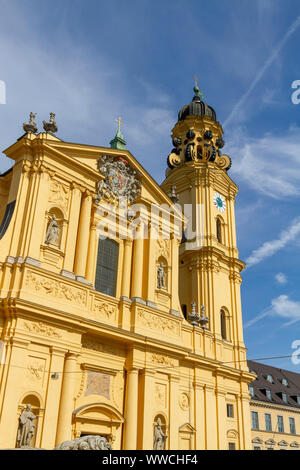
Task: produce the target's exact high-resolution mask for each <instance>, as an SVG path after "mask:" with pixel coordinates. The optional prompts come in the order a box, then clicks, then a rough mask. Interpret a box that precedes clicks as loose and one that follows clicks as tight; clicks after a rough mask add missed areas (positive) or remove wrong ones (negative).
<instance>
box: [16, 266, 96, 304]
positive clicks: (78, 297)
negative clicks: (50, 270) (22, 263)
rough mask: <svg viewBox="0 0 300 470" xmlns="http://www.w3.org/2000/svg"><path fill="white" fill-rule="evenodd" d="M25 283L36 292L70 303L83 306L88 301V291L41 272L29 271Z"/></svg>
mask: <svg viewBox="0 0 300 470" xmlns="http://www.w3.org/2000/svg"><path fill="white" fill-rule="evenodd" d="M25 285H26V286H27V287H29V288H30V289H31V290H34V291H35V293H36V294H40V295H43V296H44V295H45V296H46V297H53V298H55V299H57V300H63V301H65V302H69V303H75V304H77V305H79V306H81V307H83V306H85V305H86V303H87V292H86V291H85V290H83V289H78V288H76V287H73V286H70V285H68V284H66V283H64V282H59V281H56V280H55V279H49V278H46V277H44V276H41V275H39V274H36V273H33V272H32V271H28V273H27V277H26V281H25Z"/></svg>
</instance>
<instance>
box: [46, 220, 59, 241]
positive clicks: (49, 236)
mask: <svg viewBox="0 0 300 470" xmlns="http://www.w3.org/2000/svg"><path fill="white" fill-rule="evenodd" d="M59 231H60V225H59V224H58V222H57V220H56V215H55V214H53V215H52V217H51V219H50V222H49V225H48V228H47V232H46V238H45V243H47V244H49V243H51V244H52V245H57V246H58V238H59Z"/></svg>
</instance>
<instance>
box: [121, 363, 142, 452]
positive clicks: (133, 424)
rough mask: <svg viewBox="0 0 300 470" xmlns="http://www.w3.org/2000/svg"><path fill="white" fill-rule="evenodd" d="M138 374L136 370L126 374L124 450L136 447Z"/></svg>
mask: <svg viewBox="0 0 300 470" xmlns="http://www.w3.org/2000/svg"><path fill="white" fill-rule="evenodd" d="M138 373H139V371H138V369H131V370H128V372H127V383H126V408H125V409H126V414H125V420H126V421H125V438H124V450H136V447H137V418H138Z"/></svg>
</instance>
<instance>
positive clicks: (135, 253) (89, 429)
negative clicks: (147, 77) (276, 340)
mask: <svg viewBox="0 0 300 470" xmlns="http://www.w3.org/2000/svg"><path fill="white" fill-rule="evenodd" d="M194 90H195V96H194V99H193V101H192V102H191V103H190V104H189V105H187V106H184V107H183V108H182V110H181V111H180V113H179V120H178V122H177V124H176V125H175V127H174V129H173V132H172V137H173V145H174V149H173V151H172V152H171V154H170V156H169V158H168V165H169V169H168V170H167V176H166V179H165V181H164V182H163V184H162V185H161V187H160V186H159V185H158V184H157V183H156V182H155V181H154V180H153V179H152V178H151V176H150V175H149V174H148V173H147V172H146V171H145V170H144V168H143V167H142V166H141V165H140V164H139V163H138V162H137V161H136V159H135V158H134V157H133V155H132V154H131V153H130V152H129V151H128V150H126V147H125V141H124V139H123V137H122V135H121V133H120V129H119V130H118V132H117V134H116V137H115V139H113V140H112V142H111V147H110V148H105V147H97V146H90V145H81V144H76V143H69V142H63V141H62V140H60V139H59V138H57V137H56V136H55V135H54V134H55V133H56V124H55V121H54V116H53V115H52V116H51V119H50V122H49V123H45V124H44V129H45V132H42V133H37V129H36V125H35V123H34V115H32V116H31V119H30V122H29V124H26V125H25V126H24V130H25V131H26V133H25V135H23V136H22V137H21V138H20V139H18V140H17V141H16V142H15V143H14V144H13V145H12V146H10V147H9V148H8V149H6V150H5V154H6V155H7V156H8V157H10V158H12V159H13V160H15V164H14V166H13V168H12V169H11V170H10V171H8V172H6V173H5V174H3V175H1V176H0V220H2V222H1V225H0V300H1V304H0V305H1V310H0V333H1V336H0V338H1V343H0V344H1V356H0V360H1V361H0V448H9V447H14V446H15V445H20V443H21V441H22V437H20V435H21V434H22V432H20V429H21V428H20V416H21V414H22V413H23V412H24V410H25V411H26V410H27V409H26V406H27V405H28V404H29V405H31V408H30V407H29V408H28V410H27V411H26V413H27V412H28V416H29V415H30V413H33V414H34V416H35V417H36V418H35V419H33V424H34V427H32V428H31V432H32V435H31V436H30V437H29V438H28V439H29V442H30V444H31V445H34V446H36V447H43V448H46V449H51V448H53V447H54V445H56V444H59V443H61V442H63V441H65V440H68V439H73V438H75V437H79V436H84V435H87V434H100V435H102V436H105V437H107V439H108V440H109V441H110V442H111V444H112V447H113V449H153V446H154V447H155V448H160V446H163V447H164V448H165V449H228V448H230V449H233V448H234V449H250V448H251V426H250V410H249V400H250V397H249V391H248V385H249V383H250V382H251V381H252V380H253V375H251V374H250V373H249V371H248V367H247V363H246V349H245V346H244V342H243V329H242V312H241V298H240V283H241V277H240V272H241V271H242V269H243V268H244V264H243V263H242V262H241V261H240V260H239V258H238V250H237V246H236V229H235V213H234V203H235V197H236V195H237V191H238V188H237V186H236V185H235V183H234V182H233V181H232V180H231V179H230V177H229V175H228V170H229V168H230V165H231V161H230V158H229V157H228V156H226V155H222V153H221V150H220V149H221V148H222V146H223V144H224V142H223V140H222V132H223V131H222V127H221V125H220V124H219V123H218V122H217V120H216V115H215V112H214V110H213V109H212V108H211V107H209V106H208V105H206V103H204V102H203V100H201V97H200V92H199V89H198V88H197V86H196V87H195V88H194ZM175 186H176V188H175ZM124 196H126V197H127V202H126V207H125V209H124V207H123V206H122V207H121V202H120V200H121V199H122V197H124ZM177 200H179V205H178V204H177V205H176V206H175V207H174V206H173V203H174V202H176V201H177ZM108 204H109V206H108ZM127 204H128V206H127ZM184 204H189V205H190V206H189V207H192V214H190V213H188V214H186V215H185V217H183V216H182V212H181V208H183V206H184ZM170 207H172V212H171V214H169V208H170ZM116 208H117V209H118V212H117V216H116V220H117V222H118V227H117V230H116V231H115V230H114V229H115V222H116V220H114V210H115V209H116ZM153 208H154V209H155V208H156V209H157V210H153ZM151 212H152V217H151V221H150V223H148V222H149V217H148V216H149V214H150V213H151ZM168 215H169V218H170V220H169V222H168ZM183 221H184V223H185V225H188V223H189V222H191V221H192V229H193V231H194V232H195V233H194V234H192V235H191V236H190V233H189V231H188V230H186V231H185V233H184V235H183V236H182V235H181V234H180V231H179V228H181V224H182V222H183ZM137 222H138V223H137ZM129 226H130V227H129ZM136 226H138V228H137V229H136V230H135V228H136ZM99 227H102V228H101V229H99ZM155 227H158V233H159V236H158V237H157V238H155V237H153V236H152V235H150V237H149V236H148V237H145V238H144V237H143V236H142V234H143V233H144V234H146V235H147V234H148V235H149V232H150V231H151V230H152V229H153V228H155ZM129 228H130V230H131V229H132V230H133V232H134V231H135V232H134V233H135V234H136V236H135V237H133V236H128V234H127V233H126V232H127V231H128V230H129ZM130 230H129V232H130ZM133 232H132V233H133ZM130 233H131V232H130ZM151 233H152V232H151ZM99 234H100V235H102V238H99ZM103 235H107V238H105V237H103ZM192 302H195V304H194V305H193V307H191V304H192ZM201 306H203V307H204V309H203V308H202V309H201V310H202V315H201V317H199V315H198V314H197V311H200V308H201ZM22 429H23V428H22ZM161 433H163V434H161ZM160 435H162V436H163V437H162V438H161V439H160V438H159V437H158V440H157V442H156V440H155V439H156V438H154V437H155V436H160ZM159 439H160V440H159ZM164 440H165V442H163V441H164Z"/></svg>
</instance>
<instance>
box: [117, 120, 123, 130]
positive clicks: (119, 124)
mask: <svg viewBox="0 0 300 470" xmlns="http://www.w3.org/2000/svg"><path fill="white" fill-rule="evenodd" d="M115 122H117V123H118V132H120V128H121V122H122V124H123V121H121V118H120V117H118V119H115Z"/></svg>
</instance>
